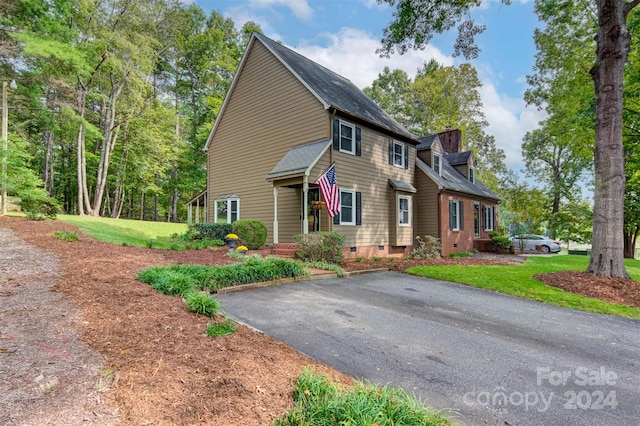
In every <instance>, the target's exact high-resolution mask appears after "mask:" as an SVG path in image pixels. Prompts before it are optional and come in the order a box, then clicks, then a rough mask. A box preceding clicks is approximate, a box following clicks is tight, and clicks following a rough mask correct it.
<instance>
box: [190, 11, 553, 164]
mask: <svg viewBox="0 0 640 426" xmlns="http://www.w3.org/2000/svg"><path fill="white" fill-rule="evenodd" d="M194 2H195V3H196V4H198V5H199V6H200V7H201V8H202V9H204V10H205V11H207V12H210V11H211V10H217V11H218V12H220V13H222V15H223V16H225V17H229V18H231V19H233V21H234V22H235V24H236V26H237V27H238V28H240V27H241V26H242V25H243V24H244V23H245V22H247V21H250V20H251V21H254V22H256V23H258V24H259V25H260V27H261V28H262V30H263V32H264V33H265V35H267V36H268V37H270V38H273V39H275V40H279V41H282V42H283V43H284V44H285V45H286V46H288V47H290V48H292V49H294V50H296V51H297V52H299V53H301V54H303V55H305V56H306V57H308V58H310V59H312V60H314V61H316V62H318V63H320V64H322V65H324V66H326V67H327V68H329V69H331V70H333V71H335V72H337V73H339V74H341V75H343V76H344V77H347V78H348V79H350V80H351V81H352V82H353V83H354V84H356V85H357V86H358V87H360V88H361V89H362V88H364V87H367V86H370V85H371V83H372V82H373V80H374V79H375V78H376V77H377V76H378V74H379V73H380V72H381V71H382V69H383V68H384V67H385V66H388V67H390V68H391V69H397V68H399V69H402V70H404V71H405V72H407V74H408V75H409V76H410V77H414V76H415V74H416V70H417V69H418V68H419V67H420V66H421V65H422V64H423V63H424V61H428V60H430V59H431V58H435V59H436V60H437V61H438V62H440V63H442V64H444V65H453V64H458V63H460V62H461V61H463V59H461V58H453V57H452V56H451V54H452V51H453V39H454V38H455V34H445V35H442V36H436V37H434V39H433V40H432V41H431V43H430V44H429V45H428V46H427V47H426V49H424V50H419V51H411V52H408V53H405V54H404V55H397V54H396V55H392V56H391V58H389V59H385V58H380V57H379V56H378V55H376V53H375V50H376V48H377V47H379V45H380V39H381V38H382V31H383V29H384V28H385V27H386V26H387V24H388V23H389V22H391V20H392V14H393V11H394V8H392V7H390V6H388V5H386V4H384V5H379V4H377V2H376V1H375V0H324V1H323V0H194ZM473 16H474V18H475V19H476V21H477V22H479V23H483V24H485V25H486V26H487V30H486V31H485V32H484V33H483V34H482V35H480V36H479V37H478V39H477V42H478V44H479V46H480V48H481V49H482V52H481V53H480V56H479V58H478V59H476V60H473V61H472V62H471V63H472V64H473V65H474V66H475V67H476V69H477V70H478V73H479V76H480V79H481V81H482V82H483V88H482V90H481V96H482V101H483V104H484V113H485V115H486V117H487V120H488V122H489V127H488V128H487V133H489V134H491V135H493V136H494V137H495V138H496V144H497V145H498V147H500V148H502V149H504V151H505V153H506V154H507V166H508V167H509V168H513V169H520V168H521V167H522V157H521V154H520V146H521V143H522V137H523V136H524V134H525V133H526V132H527V131H529V130H532V129H534V128H536V127H537V123H538V122H539V121H540V120H542V119H544V113H543V112H541V111H537V110H536V109H535V108H533V107H526V105H525V103H524V101H523V99H522V98H523V94H524V91H525V90H526V88H527V84H526V76H527V75H528V74H531V73H532V72H533V71H532V66H533V64H534V55H535V46H534V43H533V30H534V28H535V27H536V26H537V25H539V23H538V21H537V18H536V15H535V14H534V12H533V0H512V4H511V5H510V6H504V5H502V4H501V2H500V1H499V0H484V3H483V5H482V7H481V8H479V9H477V10H475V11H474V12H473ZM463 137H464V135H463Z"/></svg>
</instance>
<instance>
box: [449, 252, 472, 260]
mask: <svg viewBox="0 0 640 426" xmlns="http://www.w3.org/2000/svg"><path fill="white" fill-rule="evenodd" d="M449 257H450V258H451V259H459V258H461V257H469V253H468V252H466V251H461V252H458V253H449Z"/></svg>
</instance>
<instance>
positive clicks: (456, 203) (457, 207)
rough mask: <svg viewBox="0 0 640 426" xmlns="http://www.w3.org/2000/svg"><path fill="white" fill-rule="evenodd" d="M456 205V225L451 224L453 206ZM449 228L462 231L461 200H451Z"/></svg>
mask: <svg viewBox="0 0 640 426" xmlns="http://www.w3.org/2000/svg"><path fill="white" fill-rule="evenodd" d="M453 205H455V210H454V211H455V226H451V219H452V218H453V216H452V211H451V207H452V206H453ZM449 229H450V230H451V231H460V200H449Z"/></svg>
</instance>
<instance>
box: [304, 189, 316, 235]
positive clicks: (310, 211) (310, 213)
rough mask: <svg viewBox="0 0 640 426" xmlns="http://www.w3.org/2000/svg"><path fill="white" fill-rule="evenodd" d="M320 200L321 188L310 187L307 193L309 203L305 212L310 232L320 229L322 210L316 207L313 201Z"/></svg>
mask: <svg viewBox="0 0 640 426" xmlns="http://www.w3.org/2000/svg"><path fill="white" fill-rule="evenodd" d="M314 201H320V188H309V192H308V194H307V205H306V207H305V208H304V212H305V214H306V215H307V220H308V222H309V229H308V232H317V231H319V230H320V210H318V209H317V207H316V208H314V206H313V202H314Z"/></svg>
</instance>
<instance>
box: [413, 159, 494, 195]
mask: <svg viewBox="0 0 640 426" xmlns="http://www.w3.org/2000/svg"><path fill="white" fill-rule="evenodd" d="M446 158H447V157H444V159H443V161H442V175H439V174H438V173H436V172H435V171H434V170H433V169H432V168H431V167H429V165H428V164H427V163H425V162H424V161H422V160H421V159H419V158H417V159H416V167H417V168H418V169H420V170H422V171H423V172H424V173H425V174H426V175H427V176H429V177H430V178H431V180H433V181H434V182H435V183H436V185H438V186H439V187H440V188H442V189H446V190H449V191H455V192H460V193H463V194H470V195H476V196H478V197H483V198H488V199H491V200H496V201H499V200H500V199H499V198H498V196H497V195H496V194H494V193H493V191H491V190H490V189H489V188H487V187H486V186H484V185H483V184H482V183H481V182H480V181H478V180H477V179H476V181H475V183H474V182H471V181H470V180H469V179H467V178H466V177H465V176H464V175H463V174H462V173H460V172H459V171H457V170H456V169H455V168H454V167H453V166H452V165H451V164H449V162H448V161H447V160H446Z"/></svg>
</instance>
